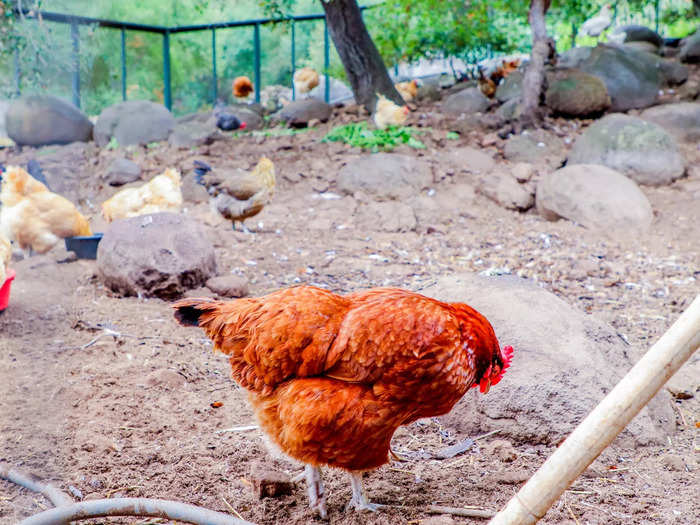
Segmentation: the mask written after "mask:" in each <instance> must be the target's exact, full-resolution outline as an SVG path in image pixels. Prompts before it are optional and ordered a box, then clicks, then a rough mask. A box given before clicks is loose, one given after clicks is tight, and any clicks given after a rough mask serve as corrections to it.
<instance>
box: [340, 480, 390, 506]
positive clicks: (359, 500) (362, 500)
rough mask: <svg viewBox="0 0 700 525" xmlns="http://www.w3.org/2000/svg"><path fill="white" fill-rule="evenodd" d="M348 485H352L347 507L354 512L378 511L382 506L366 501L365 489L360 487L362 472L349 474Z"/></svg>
mask: <svg viewBox="0 0 700 525" xmlns="http://www.w3.org/2000/svg"><path fill="white" fill-rule="evenodd" d="M350 484H351V485H352V498H351V499H350V501H349V502H348V507H350V508H353V509H355V510H358V511H359V510H368V511H370V512H376V511H378V510H379V509H380V508H381V507H383V505H380V504H379V503H371V502H370V501H369V500H368V499H367V495H366V494H365V489H364V487H363V486H362V472H350Z"/></svg>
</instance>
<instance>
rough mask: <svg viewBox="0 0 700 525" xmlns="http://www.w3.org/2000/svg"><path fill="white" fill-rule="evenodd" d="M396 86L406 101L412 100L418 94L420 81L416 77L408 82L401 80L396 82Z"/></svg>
mask: <svg viewBox="0 0 700 525" xmlns="http://www.w3.org/2000/svg"><path fill="white" fill-rule="evenodd" d="M394 87H395V88H396V91H398V92H399V95H401V97H403V99H404V100H405V101H406V102H411V101H412V100H413V99H414V98H416V96H418V82H416V80H415V79H413V80H410V81H408V82H399V83H398V84H394Z"/></svg>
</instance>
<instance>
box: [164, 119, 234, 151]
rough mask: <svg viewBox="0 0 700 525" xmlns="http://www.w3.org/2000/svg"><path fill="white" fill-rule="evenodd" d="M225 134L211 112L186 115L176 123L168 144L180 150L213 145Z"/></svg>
mask: <svg viewBox="0 0 700 525" xmlns="http://www.w3.org/2000/svg"><path fill="white" fill-rule="evenodd" d="M222 137H223V134H222V133H221V131H219V128H217V127H216V118H215V117H214V116H213V115H212V114H211V113H210V112H202V113H193V114H191V115H185V116H184V117H180V118H178V119H177V120H176V121H175V127H174V128H173V131H172V132H171V133H170V136H169V137H168V144H170V145H171V146H174V147H178V148H193V147H197V146H201V145H203V144H211V143H212V142H214V140H216V139H217V138H222Z"/></svg>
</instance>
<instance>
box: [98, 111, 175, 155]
mask: <svg viewBox="0 0 700 525" xmlns="http://www.w3.org/2000/svg"><path fill="white" fill-rule="evenodd" d="M174 127H175V117H173V114H172V113H170V111H168V109H167V108H166V107H165V106H161V105H160V104H156V103H155V102H149V101H148V100H127V101H126V102H120V103H119V104H115V105H113V106H110V107H108V108H106V109H105V110H103V111H102V113H100V116H99V117H98V119H97V124H95V142H97V145H98V146H100V147H104V146H106V145H107V144H109V141H110V140H111V139H112V137H114V139H115V140H116V141H117V143H118V144H119V145H120V146H127V145H130V144H148V143H150V142H159V141H161V140H166V139H167V138H168V135H170V132H171V131H172V130H173V128H174Z"/></svg>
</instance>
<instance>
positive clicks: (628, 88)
mask: <svg viewBox="0 0 700 525" xmlns="http://www.w3.org/2000/svg"><path fill="white" fill-rule="evenodd" d="M583 55H584V53H582V54H581V56H583ZM660 60H661V59H660V58H659V57H655V56H654V55H651V54H649V53H644V52H642V51H635V50H632V49H624V48H622V47H621V46H613V45H598V46H597V47H595V48H592V49H591V50H590V53H589V54H588V57H586V58H585V59H584V60H582V61H581V62H580V63H579V64H578V65H577V66H572V67H578V69H580V70H581V71H583V72H584V73H590V74H591V75H594V76H596V77H598V78H600V79H601V80H602V81H603V82H604V83H605V87H606V88H607V90H608V94H609V95H610V100H611V108H610V109H611V111H626V110H628V109H633V108H645V107H648V106H651V105H652V104H653V103H654V102H655V101H656V99H657V97H658V93H659V89H660V88H661V86H662V83H663V80H664V79H663V76H662V75H661V73H660V71H659V67H658V62H659V61H660Z"/></svg>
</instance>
